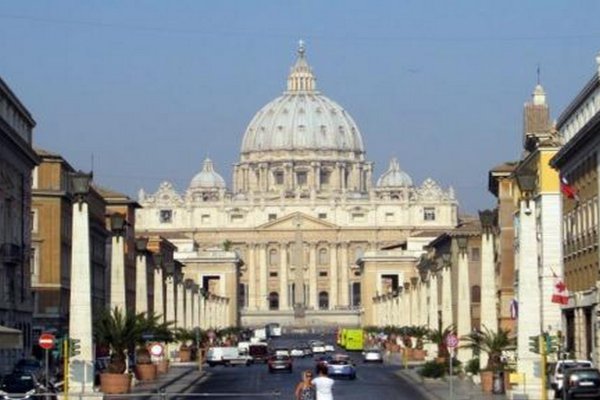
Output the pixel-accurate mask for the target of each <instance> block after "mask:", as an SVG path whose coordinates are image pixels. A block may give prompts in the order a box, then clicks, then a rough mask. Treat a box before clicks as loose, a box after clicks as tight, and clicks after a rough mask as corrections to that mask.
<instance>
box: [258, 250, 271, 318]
mask: <svg viewBox="0 0 600 400" xmlns="http://www.w3.org/2000/svg"><path fill="white" fill-rule="evenodd" d="M258 263H259V265H258V267H259V268H258V271H259V275H258V290H259V292H258V309H259V310H268V309H269V305H268V302H267V299H268V295H269V294H268V293H267V245H266V244H261V245H260V246H259V250H258Z"/></svg>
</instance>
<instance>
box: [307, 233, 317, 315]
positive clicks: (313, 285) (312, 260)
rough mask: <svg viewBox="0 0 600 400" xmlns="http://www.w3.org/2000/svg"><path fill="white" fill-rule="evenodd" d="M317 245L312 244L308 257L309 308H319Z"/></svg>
mask: <svg viewBox="0 0 600 400" xmlns="http://www.w3.org/2000/svg"><path fill="white" fill-rule="evenodd" d="M317 296H318V293H317V245H316V243H311V244H310V247H309V255H308V306H309V307H312V308H314V309H317V308H319V302H318V301H317Z"/></svg>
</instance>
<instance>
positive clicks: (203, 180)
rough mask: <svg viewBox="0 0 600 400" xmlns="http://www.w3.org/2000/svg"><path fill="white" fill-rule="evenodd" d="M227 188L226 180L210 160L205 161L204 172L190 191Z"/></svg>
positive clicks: (197, 176)
mask: <svg viewBox="0 0 600 400" xmlns="http://www.w3.org/2000/svg"><path fill="white" fill-rule="evenodd" d="M224 187H225V180H224V179H223V177H222V176H221V175H219V174H218V173H217V172H216V171H215V168H214V165H213V162H212V160H211V159H210V158H207V159H206V160H204V165H203V166H202V171H200V172H199V173H198V174H196V176H194V178H193V179H192V182H191V183H190V189H221V188H224Z"/></svg>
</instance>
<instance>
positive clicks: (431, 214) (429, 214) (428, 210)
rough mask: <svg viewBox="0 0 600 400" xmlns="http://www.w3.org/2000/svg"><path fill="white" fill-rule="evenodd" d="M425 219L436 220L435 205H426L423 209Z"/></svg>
mask: <svg viewBox="0 0 600 400" xmlns="http://www.w3.org/2000/svg"><path fill="white" fill-rule="evenodd" d="M423 219H424V220H425V221H435V207H425V208H424V209H423Z"/></svg>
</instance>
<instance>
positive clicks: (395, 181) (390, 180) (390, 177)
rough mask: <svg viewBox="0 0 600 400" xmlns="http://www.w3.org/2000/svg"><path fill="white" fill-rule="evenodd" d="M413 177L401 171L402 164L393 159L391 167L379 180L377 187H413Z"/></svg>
mask: <svg viewBox="0 0 600 400" xmlns="http://www.w3.org/2000/svg"><path fill="white" fill-rule="evenodd" d="M412 184H413V182H412V179H411V177H410V176H409V175H408V174H407V173H406V172H404V171H402V170H401V169H400V164H398V161H397V160H396V159H395V158H393V159H392V160H391V161H390V166H389V168H388V170H387V171H385V172H384V173H383V174H382V175H381V176H380V177H379V179H378V180H377V186H378V187H380V188H392V187H401V186H412Z"/></svg>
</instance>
